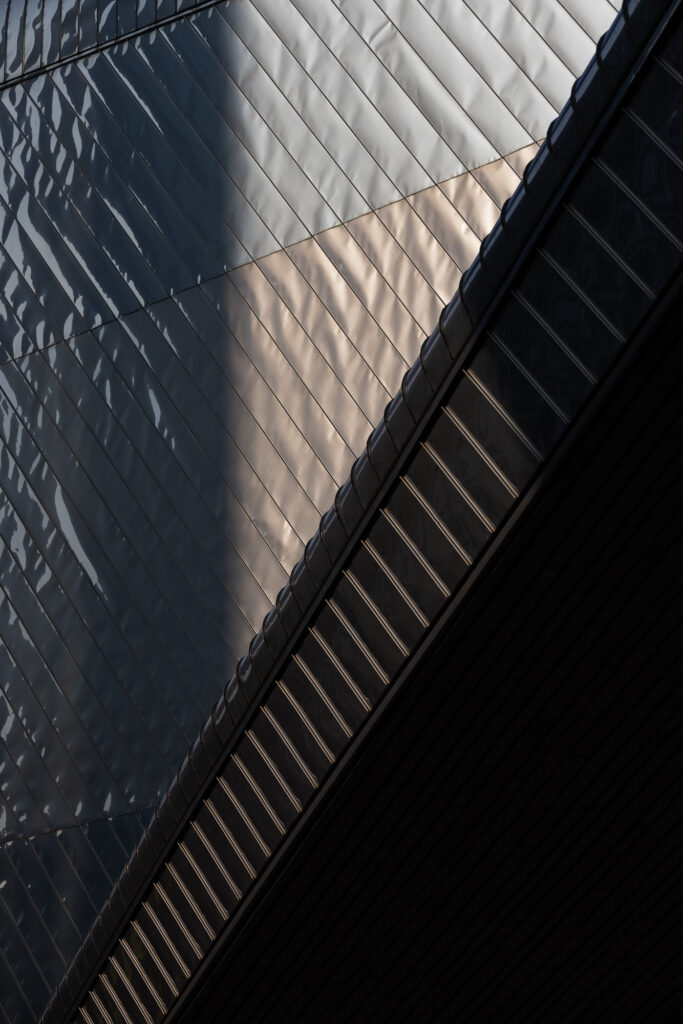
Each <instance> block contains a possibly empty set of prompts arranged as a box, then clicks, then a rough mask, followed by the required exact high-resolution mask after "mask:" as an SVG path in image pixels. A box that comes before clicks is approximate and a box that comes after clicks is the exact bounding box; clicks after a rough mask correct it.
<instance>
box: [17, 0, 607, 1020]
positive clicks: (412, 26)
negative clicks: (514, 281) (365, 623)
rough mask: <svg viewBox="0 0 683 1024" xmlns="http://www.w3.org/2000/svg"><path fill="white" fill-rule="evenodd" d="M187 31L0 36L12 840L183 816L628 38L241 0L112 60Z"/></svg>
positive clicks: (583, 13) (500, 19)
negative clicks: (226, 703)
mask: <svg viewBox="0 0 683 1024" xmlns="http://www.w3.org/2000/svg"><path fill="white" fill-rule="evenodd" d="M173 6H174V5H173V4H168V3H162V2H157V3H156V5H154V4H151V3H138V4H137V7H136V5H135V4H125V5H122V4H121V3H120V2H119V4H118V5H115V4H112V3H109V4H106V3H105V4H103V3H102V2H100V3H99V5H96V4H91V3H87V2H86V0H81V2H80V4H78V3H76V2H75V3H69V4H67V3H64V2H62V3H61V4H58V3H51V0H44V2H43V3H38V2H37V0H35V2H34V0H27V3H26V5H24V4H23V3H16V2H14V0H12V2H11V3H9V4H7V6H6V8H5V11H4V13H5V19H4V22H3V28H2V31H3V33H4V34H3V40H4V46H5V49H4V69H5V81H6V85H5V87H4V88H3V90H2V95H1V97H0V139H1V140H2V145H1V147H0V148H1V152H0V167H1V172H2V173H1V174H0V275H2V281H3V297H2V301H1V302H0V313H1V317H2V331H1V332H0V355H1V357H2V362H3V366H2V369H1V371H0V420H1V422H2V440H3V446H2V448H1V449H0V459H1V460H2V467H3V499H4V500H3V503H2V506H1V510H0V524H1V526H0V528H1V529H2V553H1V554H0V559H1V562H0V565H1V568H0V606H1V608H2V612H1V618H0V623H1V624H0V630H1V634H2V640H3V646H2V649H1V652H0V657H2V659H3V672H2V684H1V685H2V697H3V700H4V718H3V740H4V743H5V748H4V749H5V752H6V753H5V757H4V759H3V764H2V794H3V798H2V807H1V808H0V821H1V822H2V836H3V837H4V839H5V841H6V840H8V839H17V840H18V839H20V837H22V836H26V835H31V836H33V835H36V834H40V833H50V834H52V833H54V832H55V830H58V829H60V828H67V827H68V828H75V827H77V824H78V823H82V824H85V823H87V822H92V821H94V820H97V819H100V818H109V817H111V816H113V815H127V814H129V813H130V812H132V811H134V810H136V809H140V808H145V807H149V806H151V805H152V804H153V803H154V802H155V800H157V799H158V798H159V796H160V794H161V793H163V791H164V789H165V787H166V785H167V783H168V779H169V778H170V776H171V774H172V772H173V770H174V769H175V768H176V767H177V764H178V763H179V761H180V759H181V758H182V756H183V753H184V751H185V750H186V749H187V746H188V744H189V743H190V742H192V740H193V739H194V738H195V736H196V734H197V731H198V729H199V727H200V725H201V723H202V722H203V720H204V717H205V715H206V713H207V711H208V710H209V709H210V707H211V705H212V704H213V702H214V700H215V698H216V696H217V695H218V694H219V693H220V692H221V690H222V688H223V686H224V684H225V681H226V679H227V678H229V677H230V675H231V673H232V670H233V668H234V665H235V661H236V659H237V658H238V657H239V656H240V655H241V654H243V653H244V651H245V650H246V648H247V646H248V644H249V641H250V638H251V637H252V635H253V633H254V631H255V630H256V629H257V628H258V627H259V625H260V623H261V621H262V618H263V616H264V614H265V613H266V612H267V610H268V608H269V607H270V606H271V605H272V603H273V601H274V600H275V597H276V595H277V593H278V591H279V589H280V587H281V586H282V585H283V584H284V583H285V581H286V579H287V576H288V573H289V571H290V569H291V568H292V566H293V565H294V563H295V562H296V560H297V558H298V557H299V556H300V554H301V552H302V551H303V545H304V543H305V541H306V540H307V538H308V537H309V536H310V535H311V534H312V533H313V531H314V530H315V528H316V526H317V523H318V521H319V518H320V515H321V514H322V512H323V511H324V510H325V509H326V508H327V506H328V505H329V502H330V500H331V498H332V496H333V494H334V491H335V489H336V488H337V487H338V486H339V485H340V484H341V483H342V482H343V480H344V479H345V477H346V475H347V473H348V470H349V468H350V466H351V463H352V461H353V458H354V457H355V456H356V455H357V454H358V452H359V451H361V450H362V448H363V446H364V444H365V440H366V437H367V434H368V433H369V431H370V429H371V427H372V425H373V424H374V423H375V422H377V420H378V419H379V417H380V416H381V413H382V409H383V408H384V406H385V405H386V403H387V401H388V400H389V399H390V397H391V395H392V394H393V393H394V392H395V391H396V390H397V388H398V387H399V384H400V381H401V378H402V376H403V374H404V372H405V370H406V369H407V368H408V366H410V364H411V363H412V362H413V360H414V358H415V357H416V355H417V353H418V350H419V346H420V343H421V340H422V339H423V337H424V335H425V334H427V333H428V332H429V330H430V329H431V327H432V326H433V322H434V318H435V316H436V314H437V313H438V310H439V308H440V306H441V305H442V304H443V302H444V301H446V300H447V299H448V297H449V296H450V295H451V294H452V292H453V291H454V290H455V288H456V286H457V284H458V281H459V278H460V274H461V273H462V271H463V270H465V269H466V267H467V266H468V264H469V262H470V261H471V260H472V258H473V257H474V255H475V254H476V251H477V249H478V246H479V242H480V239H481V238H483V237H484V236H485V234H486V233H487V232H488V230H489V229H490V227H491V226H492V225H493V223H494V221H495V219H496V217H497V214H498V210H499V209H500V207H501V205H502V203H503V201H504V199H505V198H506V197H507V196H508V195H509V194H510V193H511V192H512V191H513V190H514V188H515V186H516V184H517V181H518V179H519V175H520V174H521V170H522V168H523V166H524V163H525V162H526V160H527V159H528V157H529V156H530V155H531V154H533V152H535V150H536V143H535V141H534V140H537V139H539V138H541V137H542V136H543V135H544V134H545V131H546V128H547V124H548V122H549V120H550V119H551V118H552V117H553V116H554V113H555V112H556V111H557V110H558V109H559V108H560V106H561V105H562V103H563V102H564V99H565V98H566V95H567V94H568V91H569V88H570V85H571V82H572V81H573V77H574V73H575V71H578V70H580V68H581V67H582V66H583V64H584V63H585V60H586V59H587V57H588V55H589V52H592V46H593V42H592V41H591V40H595V39H596V38H597V35H598V34H599V32H600V31H601V30H602V29H604V28H606V27H607V25H608V23H609V20H610V18H611V17H612V16H613V13H614V12H613V8H612V6H611V5H610V4H607V3H603V4H600V5H597V6H596V5H595V4H592V5H590V9H589V5H587V4H584V3H582V4H578V3H575V4H574V5H573V10H572V12H571V14H569V13H568V11H569V5H567V4H565V5H564V6H563V5H561V4H560V3H558V2H555V0H553V2H552V3H550V4H544V5H539V7H538V8H536V7H534V6H533V5H526V6H525V5H521V4H518V5H517V6H514V5H513V4H511V3H505V4H503V5H500V4H496V5H494V6H493V8H491V9H489V8H490V5H488V6H487V4H485V3H480V2H470V3H467V4H465V3H459V4H457V5H450V4H439V3H436V2H434V3H426V2H425V3H420V2H417V0H413V2H411V3H393V2H392V3H389V2H384V0H383V2H382V3H381V4H379V3H373V4H365V3H363V4H361V3H355V4H350V3H338V4H337V3H332V2H331V0H327V2H325V3H317V2H316V3H314V2H313V0H310V2H303V0H296V2H295V3H291V4H290V3H287V4H282V3H279V2H278V3H274V2H267V0H258V2H256V0H254V2H253V3H247V2H246V0H244V2H243V0H234V2H233V3H232V4H229V3H227V2H222V3H216V4H209V5H201V6H202V10H200V11H198V12H196V13H195V14H191V13H189V12H188V15H187V16H184V17H182V18H180V19H177V20H170V21H168V22H167V23H165V24H164V25H160V26H159V28H158V29H157V30H155V31H154V32H140V33H137V34H136V35H135V36H134V37H132V38H131V39H130V40H128V41H127V42H123V43H122V42H116V37H117V35H121V34H128V33H132V32H137V30H138V29H142V28H143V27H144V26H145V25H150V24H151V23H152V20H154V19H156V20H163V19H165V18H166V17H168V16H170V15H172V14H174V13H177V12H174V11H172V10H171V8H172V7H173ZM190 6H192V5H190V4H187V3H186V4H179V5H178V7H179V8H180V7H182V8H183V9H184V10H185V9H188V10H189V7H190ZM124 8H125V10H124ZM456 8H457V9H456ZM133 16H135V17H133ZM60 18H61V22H60V21H59V19H60ZM95 18H97V19H99V20H98V21H97V20H93V19H95ZM135 19H137V20H135ZM147 19H149V20H147ZM74 26H76V27H75V28H74ZM568 26H569V27H568ZM60 39H61V43H60V42H59V40H60ZM95 43H97V47H98V48H97V50H96V51H93V52H92V53H91V54H90V55H89V56H87V57H79V56H78V51H79V49H80V50H83V49H87V48H89V47H91V46H94V45H95ZM105 44H106V45H105ZM43 65H49V66H50V68H51V70H49V71H47V72H45V73H42V74H35V75H34V72H37V71H39V70H40V67H41V66H43ZM52 65H55V66H52ZM25 76H28V77H25ZM397 635H398V634H397ZM83 834H84V835H86V836H87V829H86V831H85V832H84V833H83ZM29 876H30V872H29V874H28V875H27V876H26V877H25V878H23V879H22V880H21V881H20V880H19V876H18V875H17V874H16V872H15V873H14V874H12V873H7V875H6V876H5V877H4V878H3V879H0V886H3V887H2V888H0V895H1V894H2V892H3V891H4V892H5V893H6V896H9V892H10V888H11V889H12V893H13V894H14V895H13V897H12V900H8V899H5V901H4V902H3V903H2V904H1V905H0V913H3V914H5V915H8V916H7V921H8V926H7V934H10V933H11V934H14V933H15V932H16V929H17V920H16V915H15V911H14V910H12V909H10V908H11V907H15V908H16V906H17V903H16V902H14V897H15V895H16V892H17V891H19V892H21V887H22V885H23V887H24V888H26V889H27V891H29V892H30V886H31V884H32V882H31V880H30V877H29ZM17 886H19V887H20V888H19V890H17V888H16V887H17ZM6 887H10V888H6ZM53 890H54V892H53V898H54V899H55V900H57V901H60V900H61V897H62V896H64V898H67V899H68V895H67V893H61V894H60V893H58V890H57V888H56V887H55V886H53ZM53 890H50V891H51V892H52V891H53ZM93 892H94V890H93ZM98 900H99V896H94V895H93V894H91V904H90V905H91V908H92V913H94V912H95V908H96V904H97V903H98ZM46 920H47V918H46ZM11 922H14V923H11ZM22 927H25V929H26V931H25V935H26V937H27V940H28V942H29V945H32V944H35V945H36V948H37V947H38V945H39V944H40V942H41V941H43V939H41V937H40V936H41V935H42V933H43V932H44V931H45V930H46V928H47V925H46V924H45V922H44V921H43V922H42V923H41V918H40V915H35V916H34V917H33V918H32V919H31V924H30V926H29V924H28V922H25V925H24V926H22ZM3 956H4V957H5V960H3V963H4V964H5V966H6V969H7V971H9V972H10V975H13V976H14V977H15V980H17V984H18V988H19V990H21V989H22V986H23V985H24V982H22V981H20V980H19V979H20V978H22V977H23V974H22V971H23V968H22V963H23V962H24V960H23V959H22V958H24V957H25V956H26V951H25V948H23V947H22V946H21V945H20V944H13V943H12V942H10V943H9V945H8V946H7V948H6V949H4V951H3ZM8 976H9V975H8ZM27 977H28V976H27ZM26 984H29V985H30V982H28V981H27V982H26ZM13 985H14V982H13ZM10 990H11V991H14V988H13V987H12V986H10V987H8V988H7V991H8V992H9V991H10ZM35 991H36V992H38V991H42V989H41V988H40V986H37V987H36V990H35ZM19 998H21V997H19ZM32 998H36V999H37V998H38V996H37V995H35V994H33V993H32ZM0 1002H1V1001H0ZM12 1005H14V1004H12ZM34 1009H35V1007H34ZM10 1016H11V1019H13V1020H14V1019H17V1020H20V1019H21V1016H19V1017H16V1015H15V1012H14V1010H13V1011H12V1013H11V1015H10Z"/></svg>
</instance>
